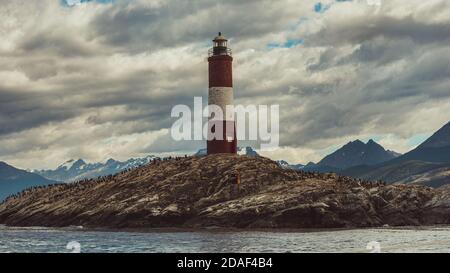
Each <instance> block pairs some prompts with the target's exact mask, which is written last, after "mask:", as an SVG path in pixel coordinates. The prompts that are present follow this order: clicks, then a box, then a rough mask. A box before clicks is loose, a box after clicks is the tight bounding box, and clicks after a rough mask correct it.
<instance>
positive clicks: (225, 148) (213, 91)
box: [206, 32, 237, 154]
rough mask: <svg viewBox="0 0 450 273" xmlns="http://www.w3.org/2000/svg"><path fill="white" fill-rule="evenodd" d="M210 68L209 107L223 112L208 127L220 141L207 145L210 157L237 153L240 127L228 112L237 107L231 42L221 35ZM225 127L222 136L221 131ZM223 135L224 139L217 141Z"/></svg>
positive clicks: (209, 53)
mask: <svg viewBox="0 0 450 273" xmlns="http://www.w3.org/2000/svg"><path fill="white" fill-rule="evenodd" d="M208 56H209V57H208V64H209V93H208V104H209V105H217V106H218V107H219V108H220V109H222V112H223V118H222V119H221V120H217V119H210V120H209V121H208V127H209V128H210V131H211V132H213V133H215V136H216V138H213V139H209V138H208V141H207V145H206V147H207V151H208V154H219V153H230V154H235V153H236V152H237V140H236V123H235V120H234V113H230V112H227V111H226V106H227V105H233V72H232V63H233V57H231V49H229V48H228V40H227V39H226V38H225V37H224V36H222V33H220V32H219V35H218V36H217V37H216V38H214V40H213V48H211V49H210V50H209V52H208ZM218 126H222V127H221V128H222V134H220V131H217V132H216V130H217V128H218ZM217 135H222V137H217Z"/></svg>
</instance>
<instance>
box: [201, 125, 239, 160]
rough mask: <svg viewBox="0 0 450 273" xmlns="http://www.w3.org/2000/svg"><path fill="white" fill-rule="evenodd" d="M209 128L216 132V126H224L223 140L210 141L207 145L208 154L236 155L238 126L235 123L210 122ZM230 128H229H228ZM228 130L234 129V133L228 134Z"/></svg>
mask: <svg viewBox="0 0 450 273" xmlns="http://www.w3.org/2000/svg"><path fill="white" fill-rule="evenodd" d="M209 126H210V128H212V131H214V127H215V126H223V127H222V128H223V137H222V139H212V140H208V141H207V143H206V148H207V153H208V154H236V153H237V139H236V124H235V122H234V121H209ZM227 126H228V127H227ZM226 128H234V130H233V132H227V131H226Z"/></svg>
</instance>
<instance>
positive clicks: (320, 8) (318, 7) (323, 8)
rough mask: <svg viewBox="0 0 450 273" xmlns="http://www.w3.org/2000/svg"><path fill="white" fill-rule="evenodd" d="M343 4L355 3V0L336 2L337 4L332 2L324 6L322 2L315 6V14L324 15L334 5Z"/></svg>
mask: <svg viewBox="0 0 450 273" xmlns="http://www.w3.org/2000/svg"><path fill="white" fill-rule="evenodd" d="M336 2H337V3H342V2H353V0H335V2H331V3H329V4H324V3H322V2H317V3H316V4H314V12H316V13H324V12H325V11H327V10H328V9H330V8H331V6H332V5H333V4H334V3H336Z"/></svg>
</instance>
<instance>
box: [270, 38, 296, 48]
mask: <svg viewBox="0 0 450 273" xmlns="http://www.w3.org/2000/svg"><path fill="white" fill-rule="evenodd" d="M304 43H305V41H304V40H303V39H287V40H286V41H285V42H284V43H279V44H277V43H269V44H267V47H268V48H270V49H273V48H291V47H294V46H297V45H303V44H304Z"/></svg>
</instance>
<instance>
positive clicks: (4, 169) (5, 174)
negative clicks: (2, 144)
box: [0, 162, 58, 201]
mask: <svg viewBox="0 0 450 273" xmlns="http://www.w3.org/2000/svg"><path fill="white" fill-rule="evenodd" d="M55 183H58V182H56V181H53V180H49V179H46V178H44V177H42V176H40V175H38V174H34V173H29V172H27V171H25V170H20V169H17V168H14V167H12V166H10V165H8V164H6V163H5V162H0V201H1V200H3V199H5V198H6V197H8V196H9V195H11V194H15V193H17V192H20V191H22V190H24V189H26V188H29V187H35V186H45V185H49V184H55Z"/></svg>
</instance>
